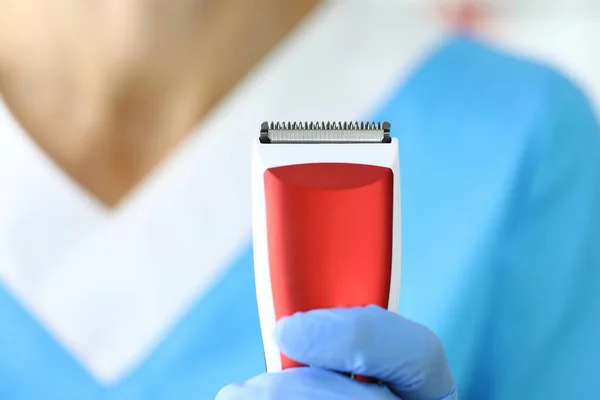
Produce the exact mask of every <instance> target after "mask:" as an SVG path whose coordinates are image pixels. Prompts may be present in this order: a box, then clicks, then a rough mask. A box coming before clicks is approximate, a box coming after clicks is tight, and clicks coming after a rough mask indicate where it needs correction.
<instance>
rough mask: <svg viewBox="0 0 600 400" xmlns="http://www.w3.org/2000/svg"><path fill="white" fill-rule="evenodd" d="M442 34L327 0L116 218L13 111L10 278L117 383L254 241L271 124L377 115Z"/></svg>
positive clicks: (0, 120)
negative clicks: (260, 141)
mask: <svg viewBox="0 0 600 400" xmlns="http://www.w3.org/2000/svg"><path fill="white" fill-rule="evenodd" d="M423 25H430V26H431V27H430V29H426V28H424V27H423ZM440 35H441V32H440V30H439V29H438V28H437V27H436V26H435V25H434V24H433V22H431V21H430V19H429V18H428V16H427V14H425V13H423V14H420V13H419V12H416V11H415V10H414V9H407V8H406V6H405V5H404V4H402V3H401V2H386V1H376V2H374V1H370V2H365V1H344V2H339V1H333V2H328V3H326V4H325V5H323V6H321V7H319V8H318V9H317V10H316V11H315V12H314V13H313V14H312V15H311V16H310V17H309V18H308V19H307V20H306V21H305V22H303V23H302V24H301V26H300V27H298V29H296V30H295V31H294V32H293V33H292V34H291V35H290V36H289V37H288V38H287V39H286V40H285V41H284V42H283V43H282V44H281V45H280V46H278V47H277V48H276V49H275V50H274V51H273V52H272V53H271V54H270V55H269V56H268V57H267V58H266V59H265V60H264V61H263V62H262V63H261V64H260V65H259V66H258V67H257V68H255V70H254V71H253V72H252V73H251V74H250V75H249V76H248V77H247V78H245V79H244V80H243V81H242V82H241V83H240V84H239V85H238V86H237V87H236V88H235V89H234V90H233V91H232V92H231V93H230V94H229V95H228V96H227V98H226V99H225V100H224V101H223V102H222V103H221V104H220V105H219V106H218V107H217V108H216V110H215V111H213V112H212V113H211V115H209V116H208V118H206V120H205V121H203V122H202V123H201V124H200V125H199V126H198V127H197V128H196V130H195V131H194V132H193V133H192V134H191V135H190V136H189V138H188V139H186V140H185V142H184V143H183V144H181V145H180V146H179V147H178V149H176V150H175V151H174V152H173V154H171V155H170V156H169V157H168V159H167V160H166V161H164V162H163V163H162V164H161V165H160V166H159V167H158V168H157V169H156V170H155V171H154V173H153V174H151V176H150V177H149V178H147V179H146V180H145V181H144V182H142V183H141V184H140V185H139V187H138V188H137V189H136V190H135V191H134V192H133V193H132V194H131V195H130V196H128V198H127V199H126V200H125V201H124V202H123V203H122V204H121V205H119V206H118V208H116V209H114V210H109V209H106V208H105V207H103V206H102V205H101V204H99V202H98V201H96V200H95V199H94V198H93V197H91V196H90V195H89V194H88V193H87V192H85V190H83V189H81V188H80V187H79V186H78V185H77V184H76V183H75V182H74V181H73V180H72V179H70V177H68V176H67V175H66V174H65V173H64V172H63V171H62V170H61V169H60V168H59V167H57V166H56V165H55V164H54V163H53V162H52V161H51V160H50V159H49V158H48V157H47V156H46V155H45V154H44V153H43V151H42V150H41V149H39V148H38V147H37V146H36V145H35V144H34V143H33V142H32V140H31V139H29V137H28V136H27V134H26V133H25V132H24V131H23V129H22V128H21V126H20V125H19V123H18V122H17V121H15V119H14V118H13V117H12V115H11V113H10V111H9V110H8V109H7V107H6V106H5V105H4V104H2V103H0V283H1V284H2V285H4V286H5V287H6V288H7V289H8V290H9V291H10V293H12V295H14V297H15V298H16V299H17V300H18V302H20V303H21V304H23V305H24V306H25V307H26V309H27V310H28V311H29V312H30V313H31V314H32V315H33V317H34V318H35V319H36V320H37V321H38V322H39V324H41V326H42V327H43V329H45V330H46V331H47V332H49V333H50V335H52V337H53V338H54V339H55V340H56V341H57V342H58V343H59V344H60V345H61V346H63V347H64V348H66V349H67V350H68V352H70V353H71V354H72V355H73V356H74V357H75V359H76V360H77V361H78V362H79V363H81V365H82V366H84V367H85V369H87V370H88V371H89V372H90V373H91V374H92V376H94V377H95V378H96V379H97V380H98V381H99V382H101V383H104V384H111V383H114V382H117V381H118V380H119V379H120V378H121V377H123V376H125V375H126V374H127V373H128V372H130V371H132V370H134V369H135V368H136V367H137V366H138V365H140V363H142V362H143V361H144V358H145V356H146V355H147V354H148V353H149V352H150V351H152V349H153V348H154V347H155V346H156V345H157V344H158V343H160V342H161V340H163V339H164V337H165V335H167V334H168V333H169V330H170V328H171V326H172V325H173V324H174V323H175V322H176V321H177V320H179V319H182V318H183V319H185V315H186V311H187V309H188V308H189V307H190V304H192V303H193V302H195V301H197V299H198V298H201V297H202V296H203V293H205V292H206V290H208V289H210V288H211V286H212V285H213V282H215V280H216V279H218V278H219V277H220V276H221V275H222V274H224V273H225V272H226V271H227V270H228V267H229V265H231V263H232V262H233V261H234V259H235V258H236V257H237V255H238V254H239V253H240V251H242V249H244V248H245V247H246V246H248V240H249V235H250V181H249V178H250V176H249V165H250V151H249V149H250V141H251V140H252V139H253V138H254V137H255V136H256V135H257V134H258V129H259V126H260V123H261V122H262V121H263V120H346V119H352V120H353V119H357V118H361V117H364V116H369V115H370V114H371V113H372V112H374V110H376V109H377V108H378V107H379V105H380V104H382V103H383V101H384V100H385V99H386V97H387V96H389V95H391V93H392V91H393V90H394V89H395V87H396V85H397V84H398V83H399V82H400V81H401V79H402V76H403V75H404V74H405V73H407V72H408V71H409V70H410V67H411V66H412V65H413V64H414V63H415V62H416V61H417V60H418V59H419V58H420V57H421V56H422V55H423V54H424V53H425V52H426V51H427V50H428V49H429V48H430V47H431V46H432V44H433V43H435V42H436V41H437V40H438V39H439V37H440Z"/></svg>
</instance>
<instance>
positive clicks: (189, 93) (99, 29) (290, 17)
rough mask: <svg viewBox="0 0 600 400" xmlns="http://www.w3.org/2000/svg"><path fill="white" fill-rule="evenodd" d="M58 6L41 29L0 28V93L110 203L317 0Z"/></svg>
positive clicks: (44, 145) (47, 148) (46, 145)
mask: <svg viewBox="0 0 600 400" xmlns="http://www.w3.org/2000/svg"><path fill="white" fill-rule="evenodd" d="M28 1H31V0H27V1H26V2H28ZM26 2H25V3H26ZM61 2H62V3H67V2H73V4H71V8H69V7H66V6H65V7H62V8H61V7H56V8H55V10H54V11H52V12H54V13H57V14H58V15H54V16H52V15H50V16H47V18H52V17H55V18H57V19H59V18H65V17H68V18H69V19H65V20H64V21H55V22H58V23H56V24H54V25H53V26H55V27H57V29H54V30H52V29H50V30H48V31H46V32H40V36H39V37H36V36H35V35H32V34H29V35H28V36H20V37H19V36H18V35H17V34H18V33H23V32H25V31H26V30H27V29H26V26H25V27H21V29H20V30H17V31H16V34H15V33H13V32H10V31H8V32H3V31H2V29H3V28H0V35H2V34H3V33H6V35H4V37H5V38H8V39H5V42H4V43H2V42H0V49H1V50H2V52H0V90H1V91H2V93H3V95H4V97H5V101H6V103H7V104H8V105H9V107H10V108H11V109H12V111H13V112H14V114H15V115H16V117H17V118H18V119H19V120H20V121H21V123H22V124H23V126H24V127H25V129H26V130H27V131H28V132H29V133H30V135H31V136H32V137H33V138H34V140H35V141H36V142H37V143H38V144H39V145H40V146H41V147H42V148H43V149H44V150H45V151H46V152H47V153H48V154H49V155H50V156H51V157H52V158H53V159H54V160H55V161H56V162H57V163H58V164H59V165H60V166H61V167H62V168H63V169H64V170H65V171H66V172H67V173H69V174H70V175H71V176H72V177H73V178H74V179H75V180H76V181H78V182H79V183H80V184H82V185H83V186H84V187H86V188H87V189H88V190H89V191H90V192H91V193H93V194H94V195H95V196H96V197H98V198H99V199H100V200H101V201H102V202H103V203H105V204H107V205H110V206H113V205H115V204H116V203H118V202H119V201H120V200H121V199H122V198H123V197H124V196H125V195H126V194H127V193H128V192H129V191H130V190H131V189H133V187H134V186H135V185H136V184H137V183H138V182H139V181H140V180H141V179H142V178H143V177H144V176H145V175H146V174H147V173H148V172H149V171H150V170H151V169H153V168H154V167H155V166H156V165H157V164H158V163H159V162H160V161H161V160H162V159H163V158H164V156H165V155H166V154H167V153H168V152H169V150H170V149H172V148H173V147H174V146H175V145H176V144H177V143H178V142H179V141H180V140H181V139H183V137H184V136H185V135H186V134H188V133H189V132H190V130H191V129H192V128H193V126H194V125H195V124H196V123H197V122H198V121H199V120H200V119H201V118H202V117H203V116H204V115H206V113H207V112H208V111H209V110H210V109H211V108H212V107H213V106H214V105H215V104H216V103H218V102H219V101H220V100H221V98H222V97H223V96H224V95H225V94H226V93H227V92H228V91H229V90H230V89H231V88H232V87H233V86H234V85H235V84H236V83H237V82H238V81H239V80H240V79H241V78H242V77H243V76H244V75H245V74H246V73H247V72H248V70H249V69H250V68H251V67H252V66H253V65H254V64H255V63H256V62H257V61H258V60H260V59H261V58H262V57H263V56H264V55H265V54H266V53H267V52H268V51H269V50H270V49H271V48H272V47H273V46H274V45H275V44H276V43H277V42H278V41H279V40H280V39H281V38H282V37H283V36H284V35H285V34H286V33H287V32H288V31H289V30H290V29H291V28H292V27H293V26H294V25H295V24H296V23H297V22H298V21H299V20H300V19H302V18H303V17H304V16H305V15H306V13H308V12H309V10H310V9H311V8H312V7H313V6H314V5H315V4H316V3H317V2H318V0H302V1H293V2H281V1H280V0H259V1H252V2H248V1H245V0H244V1H242V0H227V1H213V0H208V1H206V0H204V1H203V0H190V1H186V2H184V3H185V4H186V5H185V6H183V5H182V6H176V5H174V4H172V3H171V2H170V1H159V0H151V1H148V0H143V1H128V2H123V1H120V0H118V1H117V0H111V1H106V2H100V3H97V2H94V4H96V6H97V4H102V8H101V9H95V10H92V9H91V8H90V9H84V8H85V7H83V6H80V7H75V2H74V0H61ZM42 3H43V2H42ZM62 3H61V4H62ZM195 3H198V4H195ZM53 4H54V2H53ZM77 4H82V3H80V2H77ZM85 4H88V3H85ZM150 4H151V5H150ZM283 4H285V5H283ZM109 5H113V7H112V8H111V7H109ZM135 6H138V7H135ZM0 8H1V7H0ZM61 10H64V11H66V12H65V13H63V14H61V12H60V11H61ZM73 10H77V11H81V15H77V18H75V17H74V16H73V15H69V14H68V12H73ZM3 11H4V10H1V9H0V14H2V12H3ZM9 11H10V10H9ZM38 11H42V12H39V13H38V14H40V15H42V14H43V10H38ZM48 11H49V12H50V10H48ZM9 14H10V12H9ZM9 17H10V16H9ZM2 18H3V17H0V25H2V22H3V20H2ZM75 21H76V22H75ZM35 23H36V21H31V25H34V24H35ZM46 25H48V24H46ZM13 26H14V25H13ZM69 28H72V31H71V32H65V30H68V29H69ZM59 30H60V31H59ZM33 32H34V33H35V32H36V31H35V30H34V31H33ZM11 39H13V40H11ZM23 41H27V42H26V43H24V42H23ZM23 44H26V45H27V46H23ZM11 45H14V46H12V47H11ZM38 46H39V47H38ZM42 50H43V51H42Z"/></svg>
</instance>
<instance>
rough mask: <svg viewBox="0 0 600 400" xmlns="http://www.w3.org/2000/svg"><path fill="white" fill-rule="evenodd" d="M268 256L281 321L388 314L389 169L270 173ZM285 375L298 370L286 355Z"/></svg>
mask: <svg viewBox="0 0 600 400" xmlns="http://www.w3.org/2000/svg"><path fill="white" fill-rule="evenodd" d="M264 182H265V202H266V210H267V237H268V257H269V266H270V276H271V287H272V291H273V293H272V295H273V302H274V308H275V315H276V319H277V320H279V319H280V318H282V317H285V316H289V315H292V314H294V313H295V312H298V311H308V310H311V309H317V308H334V307H352V306H364V305H369V304H376V305H379V306H381V307H383V308H387V307H388V301H389V296H390V279H391V265H392V264H391V263H392V222H393V202H394V190H393V189H394V187H393V186H394V179H393V172H392V170H391V169H389V168H386V167H380V166H373V165H362V164H350V163H347V164H346V163H314V164H297V165H289V166H282V167H275V168H270V169H268V170H267V171H266V172H265V176H264ZM282 364H283V368H284V369H286V368H290V367H294V366H299V364H297V363H296V362H294V361H293V360H289V359H287V357H285V356H283V355H282Z"/></svg>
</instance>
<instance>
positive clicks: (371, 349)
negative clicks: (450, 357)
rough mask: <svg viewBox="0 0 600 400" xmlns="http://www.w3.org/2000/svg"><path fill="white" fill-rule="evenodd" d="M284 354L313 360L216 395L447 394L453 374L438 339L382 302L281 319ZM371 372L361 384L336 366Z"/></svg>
mask: <svg viewBox="0 0 600 400" xmlns="http://www.w3.org/2000/svg"><path fill="white" fill-rule="evenodd" d="M275 337H276V339H277V343H278V345H279V348H280V349H281V351H282V352H283V353H285V354H286V355H287V356H288V357H290V358H292V359H294V360H296V361H298V362H301V363H303V364H306V365H310V366H311V367H306V368H294V369H288V370H286V371H284V372H281V373H272V374H263V375H260V376H258V377H255V378H253V379H251V380H249V381H247V382H245V383H241V384H234V385H230V386H227V387H225V388H224V389H222V390H221V392H219V394H218V395H217V398H216V399H217V400H267V399H269V400H271V399H275V400H370V399H378V400H397V399H402V400H452V399H456V398H457V395H456V390H455V386H454V379H453V377H452V373H451V372H450V368H449V366H448V363H447V361H446V355H445V352H444V348H443V346H442V344H441V342H440V340H439V339H438V338H437V337H436V336H435V335H434V334H433V333H432V332H431V331H430V330H429V329H427V328H425V327H424V326H422V325H419V324H416V323H414V322H412V321H409V320H407V319H405V318H403V317H401V316H399V315H397V314H394V313H391V312H389V311H387V310H384V309H382V308H379V307H375V306H369V307H358V308H348V309H329V310H315V311H310V312H306V313H298V314H295V315H293V316H291V317H288V318H283V319H281V320H280V321H279V323H278V325H277V328H276V332H275ZM333 371H343V372H349V373H354V374H357V375H363V376H369V377H373V378H376V379H379V380H381V381H382V382H383V383H384V384H381V385H379V384H373V383H363V382H359V381H356V380H352V379H350V378H348V377H346V376H344V375H342V374H340V373H337V372H333Z"/></svg>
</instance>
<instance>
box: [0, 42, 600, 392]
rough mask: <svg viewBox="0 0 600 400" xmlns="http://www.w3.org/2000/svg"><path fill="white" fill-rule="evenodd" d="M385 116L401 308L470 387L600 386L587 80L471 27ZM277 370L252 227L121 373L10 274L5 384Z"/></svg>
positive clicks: (69, 386)
mask: <svg viewBox="0 0 600 400" xmlns="http://www.w3.org/2000/svg"><path fill="white" fill-rule="evenodd" d="M374 119H385V120H389V121H391V123H392V127H393V129H392V130H393V133H394V134H395V135H397V137H399V139H400V146H401V149H400V152H401V169H402V172H401V174H402V202H403V204H402V210H403V254H402V258H403V285H402V297H401V312H402V313H403V314H404V315H406V316H407V317H409V318H413V319H415V320H417V321H419V322H422V323H424V324H427V325H428V326H430V327H431V328H432V329H433V330H434V331H435V332H437V333H438V335H439V336H440V337H441V338H442V340H443V342H444V344H445V346H446V349H447V352H448V356H449V360H450V363H451V364H452V368H453V370H454V372H455V375H456V379H457V382H458V387H459V393H460V397H461V399H473V400H483V399H486V400H487V399H489V400H496V399H497V400H514V399H527V400H537V399H539V400H547V399H561V400H562V399H584V398H595V397H598V396H599V395H598V393H597V388H596V385H595V382H596V379H595V378H596V377H597V376H598V369H597V363H598V359H599V358H600V129H599V126H598V121H597V120H596V118H595V116H594V113H593V111H592V108H591V107H590V104H589V101H588V100H587V99H586V97H585V95H584V94H583V93H582V91H581V90H580V89H578V88H577V86H576V85H574V84H573V83H572V82H571V81H569V80H568V79H566V78H565V77H563V76H561V75H560V74H559V73H557V72H556V71H554V70H552V69H550V68H548V67H544V66H541V65H538V64H535V63H533V62H529V61H526V60H522V59H517V58H513V57H511V56H508V55H506V54H503V53H502V52H499V51H497V50H494V49H492V48H489V47H487V46H485V45H483V44H481V43H478V42H475V41H472V40H469V39H466V38H455V39H452V40H450V41H448V42H447V43H445V44H444V45H442V46H441V47H440V48H438V49H437V50H436V51H434V52H433V53H432V54H431V55H430V57H428V58H427V59H426V60H424V62H423V63H422V65H421V66H420V67H419V68H417V69H416V70H415V71H414V73H413V74H412V76H411V77H410V79H409V80H408V81H406V82H404V83H403V84H401V85H400V86H399V87H398V90H397V91H396V93H395V94H394V95H393V96H392V97H391V98H389V101H388V102H387V104H385V105H384V106H383V107H382V109H381V110H380V111H379V112H378V113H377V114H376V115H374ZM263 371H264V359H263V354H262V345H261V339H260V328H259V324H258V316H257V310H256V302H255V293H254V286H253V273H252V254H251V248H250V241H249V242H248V248H247V250H246V251H245V252H243V253H242V254H239V255H238V257H237V261H236V262H235V263H234V265H233V266H232V267H231V269H230V270H229V271H228V273H227V274H226V275H225V276H223V277H222V279H221V280H220V281H219V282H218V283H217V284H216V285H214V286H213V287H212V289H211V290H210V291H209V292H208V293H206V294H205V295H204V296H202V297H201V298H200V299H198V300H197V302H196V303H195V305H194V306H193V307H192V308H191V309H190V310H189V311H188V313H187V314H186V315H185V317H184V318H182V319H181V320H180V322H179V323H178V324H177V326H176V327H175V328H174V329H173V330H172V331H171V332H170V333H169V334H168V335H167V337H165V338H164V341H163V342H162V343H161V344H160V345H159V346H158V347H157V348H156V349H155V350H154V351H153V352H152V353H151V354H150V356H149V357H148V358H147V359H146V360H145V361H144V362H143V364H142V365H141V366H139V367H138V368H137V369H136V370H135V371H134V372H132V373H131V374H129V375H127V376H126V377H125V378H124V379H123V380H121V381H119V382H117V383H115V384H114V385H112V386H110V387H105V386H101V385H100V384H98V383H97V382H96V381H95V380H94V379H93V378H92V377H91V376H90V375H89V374H88V373H87V372H86V371H85V370H84V369H83V368H82V367H81V366H80V365H79V364H78V363H77V362H76V361H74V359H73V358H72V357H70V356H69V354H67V353H66V351H65V350H64V349H63V348H62V347H60V346H59V345H58V344H57V343H56V342H55V340H54V339H53V338H52V337H51V336H50V335H49V334H48V333H47V332H46V331H45V330H44V329H43V328H42V327H41V326H40V325H39V323H38V322H36V321H35V320H34V319H33V318H32V317H31V316H30V314H29V313H28V312H27V311H26V310H25V309H23V308H22V306H21V305H20V304H19V303H18V302H17V301H16V300H15V299H14V298H13V297H12V296H11V294H10V293H9V292H8V291H6V290H5V289H2V288H0V399H16V400H19V399H23V400H29V399H45V400H52V399H57V400H58V399H61V400H65V399H90V400H95V399H109V400H125V399H196V400H197V399H203V400H204V399H206V400H210V399H212V398H214V396H215V395H216V393H217V392H218V390H219V388H220V387H222V386H224V385H226V384H228V383H231V382H235V381H241V380H245V379H248V378H250V377H252V376H253V375H256V374H259V373H262V372H263Z"/></svg>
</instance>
